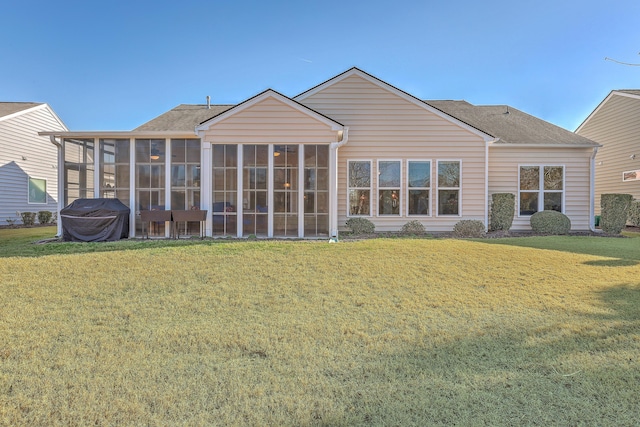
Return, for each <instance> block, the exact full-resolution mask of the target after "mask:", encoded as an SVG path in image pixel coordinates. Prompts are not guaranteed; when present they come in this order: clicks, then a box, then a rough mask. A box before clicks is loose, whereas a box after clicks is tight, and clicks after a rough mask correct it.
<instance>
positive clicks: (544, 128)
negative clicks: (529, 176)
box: [425, 101, 598, 146]
mask: <svg viewBox="0 0 640 427" xmlns="http://www.w3.org/2000/svg"><path fill="white" fill-rule="evenodd" d="M425 102H426V103H427V104H429V105H431V106H432V107H435V108H437V109H438V110H440V111H442V112H444V113H446V114H448V115H450V116H452V117H455V118H456V119H458V120H460V121H462V122H464V123H466V124H468V125H470V126H473V127H474V128H477V129H479V130H481V131H483V132H485V133H488V134H489V135H492V136H494V137H497V138H500V140H499V141H498V142H497V144H543V145H583V146H596V145H598V144H597V143H595V142H593V141H591V140H590V139H587V138H584V137H582V136H580V135H577V134H575V133H573V132H570V131H568V130H566V129H564V128H561V127H559V126H556V125H554V124H552V123H549V122H547V121H544V120H542V119H539V118H537V117H534V116H532V115H530V114H527V113H524V112H522V111H520V110H517V109H515V108H513V107H509V106H508V105H473V104H470V103H468V102H466V101H425Z"/></svg>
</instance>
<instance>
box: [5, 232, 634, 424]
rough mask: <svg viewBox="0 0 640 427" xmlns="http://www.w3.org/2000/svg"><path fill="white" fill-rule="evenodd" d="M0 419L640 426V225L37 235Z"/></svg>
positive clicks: (14, 263)
mask: <svg viewBox="0 0 640 427" xmlns="http://www.w3.org/2000/svg"><path fill="white" fill-rule="evenodd" d="M53 233H55V230H53V229H46V228H39V229H24V230H6V229H5V230H0V296H1V298H0V425H65V426H66V425H88V424H97V425H154V426H155V425H296V426H304V425H318V426H334V425H403V426H404V425H417V426H424V425H491V426H500V425H517V426H520V425H544V426H547V425H585V426H591V425H615V426H633V425H638V424H640V414H639V413H638V409H637V405H638V396H639V395H640V249H639V246H640V239H637V238H603V237H531V238H513V239H487V240H476V241H470V240H453V239H399V238H398V239H371V240H362V241H342V242H340V243H337V244H329V243H326V242H307V241H300V242H294V241H246V242H237V241H211V240H205V241H199V240H194V241H191V240H189V241H179V242H174V241H171V242H169V241H152V242H149V241H126V242H117V243H107V244H77V243H64V244H61V243H50V244H40V245H35V244H32V243H31V242H32V241H34V240H39V239H42V238H45V237H51V236H52V234H53Z"/></svg>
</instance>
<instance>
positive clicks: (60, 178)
mask: <svg viewBox="0 0 640 427" xmlns="http://www.w3.org/2000/svg"><path fill="white" fill-rule="evenodd" d="M49 140H50V141H51V143H52V144H53V145H55V146H56V147H58V189H57V190H58V210H57V212H56V216H57V221H56V222H57V226H58V231H57V234H56V237H61V236H62V221H61V220H60V210H61V209H62V208H63V207H64V158H63V155H62V144H61V143H60V142H58V141H57V140H56V137H55V136H54V135H49Z"/></svg>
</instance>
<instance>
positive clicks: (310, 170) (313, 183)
mask: <svg viewBox="0 0 640 427" xmlns="http://www.w3.org/2000/svg"><path fill="white" fill-rule="evenodd" d="M328 234H329V146H328V145H305V146H304V235H305V236H326V235H328Z"/></svg>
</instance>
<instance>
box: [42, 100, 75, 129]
mask: <svg viewBox="0 0 640 427" xmlns="http://www.w3.org/2000/svg"><path fill="white" fill-rule="evenodd" d="M44 105H45V106H46V107H47V110H49V113H51V115H52V116H53V118H54V119H55V120H56V121H57V122H58V123H59V124H60V126H61V127H62V129H64V130H65V131H68V130H69V128H68V127H67V125H65V124H64V122H63V121H62V119H61V118H60V117H58V115H57V114H56V112H55V111H53V108H51V106H50V105H49V104H44Z"/></svg>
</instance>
